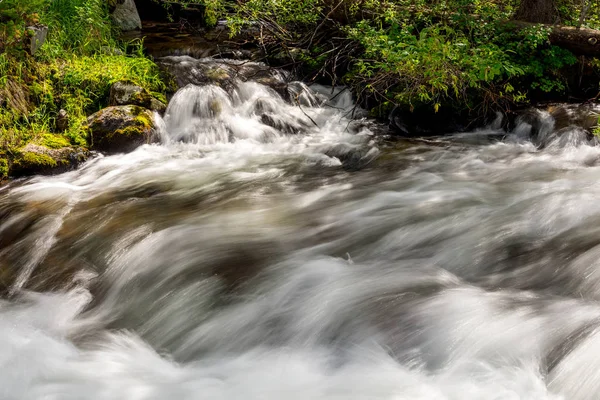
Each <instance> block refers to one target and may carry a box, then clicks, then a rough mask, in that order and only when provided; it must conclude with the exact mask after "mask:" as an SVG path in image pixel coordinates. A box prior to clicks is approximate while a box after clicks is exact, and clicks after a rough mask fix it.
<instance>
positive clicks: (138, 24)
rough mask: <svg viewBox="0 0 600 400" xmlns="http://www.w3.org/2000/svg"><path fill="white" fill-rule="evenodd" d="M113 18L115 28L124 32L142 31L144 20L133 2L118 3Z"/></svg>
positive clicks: (129, 0)
mask: <svg viewBox="0 0 600 400" xmlns="http://www.w3.org/2000/svg"><path fill="white" fill-rule="evenodd" d="M111 18H112V21H113V23H114V24H115V26H116V27H117V28H119V29H120V30H121V31H123V32H127V31H135V30H140V29H142V20H141V19H140V15H139V14H138V10H137V8H136V6H135V3H134V2H133V0H125V1H123V2H121V1H118V2H117V4H116V5H115V9H114V11H113V13H112V15H111Z"/></svg>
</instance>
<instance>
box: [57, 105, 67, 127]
mask: <svg viewBox="0 0 600 400" xmlns="http://www.w3.org/2000/svg"><path fill="white" fill-rule="evenodd" d="M68 127H69V114H67V112H66V111H65V110H63V109H61V110H60V111H59V112H58V115H57V116H56V130H57V131H58V132H64V131H66V130H67V128H68Z"/></svg>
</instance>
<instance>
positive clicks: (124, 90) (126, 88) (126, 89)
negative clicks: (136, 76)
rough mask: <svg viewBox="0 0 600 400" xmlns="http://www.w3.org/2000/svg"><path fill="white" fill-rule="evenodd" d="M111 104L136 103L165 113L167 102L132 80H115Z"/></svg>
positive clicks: (111, 90) (111, 93) (112, 87)
mask: <svg viewBox="0 0 600 400" xmlns="http://www.w3.org/2000/svg"><path fill="white" fill-rule="evenodd" d="M109 105H111V106H125V105H136V106H140V107H144V108H148V109H150V110H153V111H158V112H160V113H164V112H165V110H166V109H167V106H166V104H164V103H163V102H161V101H159V100H157V99H156V98H154V97H153V96H152V95H151V94H150V93H148V91H147V90H146V89H144V88H142V87H140V86H137V85H135V84H133V83H132V82H127V81H120V82H115V83H114V84H113V85H112V86H111V88H110V96H109Z"/></svg>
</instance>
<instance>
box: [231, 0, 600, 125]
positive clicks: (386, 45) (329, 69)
mask: <svg viewBox="0 0 600 400" xmlns="http://www.w3.org/2000/svg"><path fill="white" fill-rule="evenodd" d="M528 1H529V2H530V3H531V1H533V2H534V3H536V2H537V3H546V5H548V4H549V7H550V8H551V9H552V10H554V11H555V15H556V17H557V19H558V20H559V21H560V22H561V23H563V24H565V25H571V26H587V27H591V28H597V27H599V26H600V21H599V20H598V18H599V15H600V14H599V11H600V5H599V4H598V3H597V2H591V1H584V2H581V1H571V0H557V1H552V0H523V2H521V1H500V0H497V1H489V0H474V1H473V0H433V1H430V0H341V1H335V0H333V1H332V0H283V1H281V2H277V3H274V2H272V1H269V0H248V1H245V2H242V3H238V5H237V6H236V14H235V15H234V16H232V17H230V22H231V24H232V26H233V28H234V29H238V30H239V29H241V28H242V27H243V26H256V25H257V24H258V25H259V26H260V28H261V34H262V35H263V36H262V38H263V41H266V42H267V45H268V44H269V43H268V42H269V40H271V41H272V43H284V45H285V46H287V47H288V48H302V49H305V50H307V51H308V52H304V53H302V54H303V58H302V59H300V60H299V61H300V62H301V63H302V67H303V68H304V69H305V70H306V66H312V67H313V68H312V69H309V71H308V72H310V73H311V74H312V75H309V76H310V77H311V78H312V79H319V77H321V76H329V77H330V79H331V80H332V81H334V82H335V81H336V80H337V81H339V80H340V79H339V78H341V80H342V82H344V83H346V84H349V85H351V86H353V88H354V91H355V93H357V94H358V95H359V98H360V100H362V101H363V103H364V104H365V105H367V106H368V107H369V108H372V110H373V112H374V114H377V115H386V113H387V112H389V110H390V109H391V108H392V107H393V106H402V107H407V108H410V109H414V108H416V107H431V108H432V109H433V110H435V111H437V110H438V109H439V108H440V107H451V108H455V109H460V110H461V111H462V110H468V111H472V113H473V114H477V115H482V114H486V113H487V112H488V111H490V110H507V109H508V108H511V107H515V106H516V105H518V104H523V103H529V102H531V101H532V100H539V99H566V98H567V96H569V95H573V94H575V93H576V94H577V95H582V96H586V95H589V97H592V96H593V95H595V94H596V93H597V92H598V85H597V81H598V79H597V78H598V71H599V69H598V64H597V61H595V60H589V59H580V60H578V58H577V57H576V56H574V55H573V54H572V53H570V52H569V51H568V50H565V49H564V48H561V47H557V46H553V45H551V44H550V42H549V33H550V27H549V26H545V25H541V24H538V25H531V26H529V27H527V28H524V29H515V27H514V26H512V25H511V24H509V23H507V22H508V21H510V20H511V19H513V18H514V17H515V13H517V11H519V12H524V8H523V7H522V6H524V5H525V4H524V3H526V2H528ZM528 6H529V7H530V8H531V7H534V8H533V9H529V8H528V9H527V10H526V11H527V12H528V13H530V14H531V13H535V11H536V9H535V4H534V6H531V5H528ZM538 7H539V6H538ZM546 11H547V10H538V12H540V13H543V12H546ZM547 17H548V16H547V15H546V16H545V17H544V18H547ZM265 32H269V33H270V34H271V35H270V37H269V36H266V35H265V34H264V33H265ZM578 63H582V64H580V65H578ZM584 66H585V72H586V73H587V74H588V76H590V77H591V79H588V80H585V81H584V80H583V79H582V77H581V73H582V71H584V68H583V67H584ZM577 75H579V76H577ZM586 85H587V86H586Z"/></svg>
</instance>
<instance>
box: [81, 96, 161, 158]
mask: <svg viewBox="0 0 600 400" xmlns="http://www.w3.org/2000/svg"><path fill="white" fill-rule="evenodd" d="M88 129H89V136H88V141H89V144H90V148H92V149H94V150H98V151H102V152H107V153H123V152H129V151H132V150H134V149H135V148H137V147H139V146H141V145H143V144H148V143H156V142H158V141H159V136H158V133H157V130H156V126H155V123H154V116H153V114H152V111H150V110H148V109H146V108H143V107H139V106H133V105H127V106H113V107H108V108H105V109H103V110H100V111H98V112H97V113H95V114H92V115H91V116H89V117H88Z"/></svg>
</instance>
